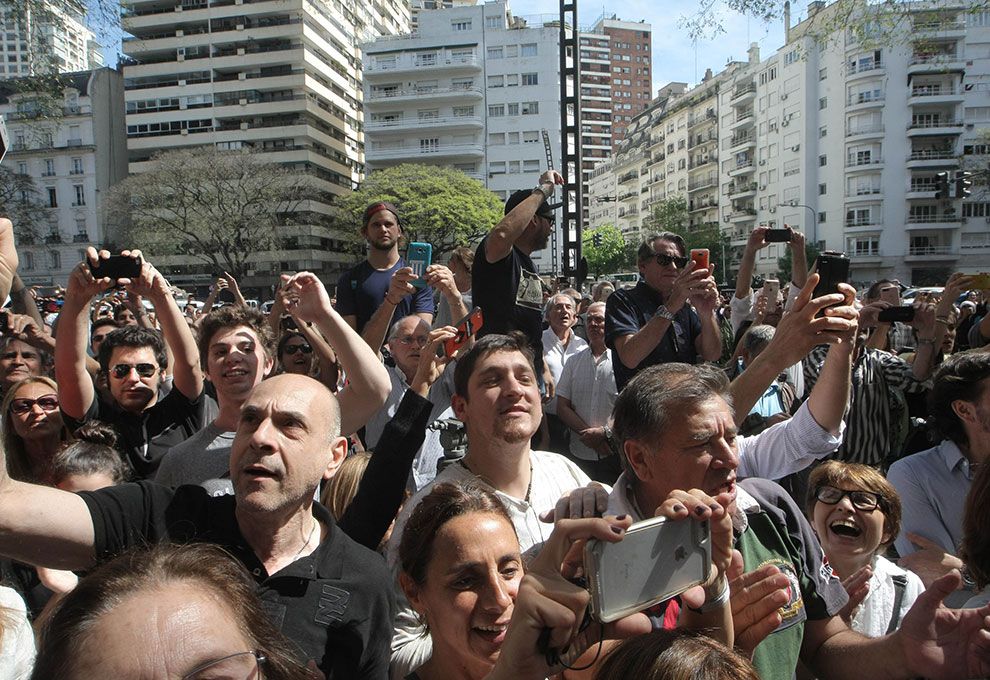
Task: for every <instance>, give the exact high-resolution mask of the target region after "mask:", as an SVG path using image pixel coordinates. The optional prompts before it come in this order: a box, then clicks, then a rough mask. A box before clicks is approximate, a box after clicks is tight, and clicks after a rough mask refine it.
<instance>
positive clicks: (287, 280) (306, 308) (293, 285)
mask: <svg viewBox="0 0 990 680" xmlns="http://www.w3.org/2000/svg"><path fill="white" fill-rule="evenodd" d="M280 293H281V295H282V301H283V304H284V306H285V311H286V312H288V313H289V314H291V315H292V316H293V317H294V318H296V319H298V320H300V321H305V322H308V323H312V322H313V321H316V320H317V319H320V318H323V317H324V316H326V315H328V314H329V313H330V296H329V294H327V289H326V287H325V286H324V285H323V282H322V281H320V279H319V277H317V276H316V274H313V273H312V272H299V273H298V274H293V275H291V276H289V275H288V274H282V290H281V291H280Z"/></svg>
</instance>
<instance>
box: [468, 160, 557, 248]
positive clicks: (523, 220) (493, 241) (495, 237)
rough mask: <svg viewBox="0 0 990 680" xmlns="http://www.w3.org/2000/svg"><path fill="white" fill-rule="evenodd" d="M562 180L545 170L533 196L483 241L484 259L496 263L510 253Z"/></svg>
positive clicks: (504, 218)
mask: <svg viewBox="0 0 990 680" xmlns="http://www.w3.org/2000/svg"><path fill="white" fill-rule="evenodd" d="M563 183H564V178H563V177H561V176H560V173H558V172H557V171H556V170H547V171H546V172H544V173H543V174H542V175H540V179H539V181H538V182H537V186H536V188H535V189H533V195H532V196H529V197H528V198H527V199H526V200H524V201H523V202H522V203H520V204H519V205H517V206H516V207H515V208H513V209H512V210H510V211H509V214H508V215H506V216H505V217H503V218H502V220H501V221H500V222H499V223H498V224H496V225H495V227H494V228H493V229H492V230H491V232H489V234H488V236H487V238H486V239H485V259H486V260H488V261H489V262H498V261H499V260H501V259H502V258H504V257H505V256H506V255H508V254H509V253H510V252H512V247H513V246H514V245H515V244H516V241H517V240H519V237H520V236H522V234H523V232H524V231H526V227H528V226H529V223H530V222H531V221H532V219H533V215H535V214H536V211H537V210H539V209H540V206H541V205H542V204H543V202H544V201H546V200H547V199H548V198H550V196H553V191H554V186H555V185H557V184H563Z"/></svg>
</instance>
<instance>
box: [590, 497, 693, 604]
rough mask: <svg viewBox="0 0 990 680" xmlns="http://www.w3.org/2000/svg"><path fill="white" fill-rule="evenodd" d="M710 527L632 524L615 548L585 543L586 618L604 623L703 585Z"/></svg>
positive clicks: (689, 523) (665, 522) (681, 522)
mask: <svg viewBox="0 0 990 680" xmlns="http://www.w3.org/2000/svg"><path fill="white" fill-rule="evenodd" d="M711 565H712V535H711V526H710V525H709V523H708V522H707V521H704V522H697V521H695V520H693V519H686V520H677V521H668V520H667V519H666V518H664V517H654V518H652V519H648V520H645V521H643V522H637V523H636V524H633V525H632V526H631V527H629V529H627V530H626V533H625V535H624V536H623V537H622V540H621V541H619V542H618V543H606V542H604V541H598V540H590V541H588V543H587V545H586V546H585V548H584V568H585V572H586V576H587V579H588V589H589V591H590V592H591V615H592V617H594V618H595V620H596V621H600V622H602V623H609V622H610V621H615V620H617V619H621V618H622V617H623V616H628V615H629V614H634V613H636V612H638V611H642V610H644V609H649V608H650V607H652V606H653V605H655V604H658V603H660V602H663V601H664V600H669V599H670V598H672V597H674V596H675V595H678V594H680V593H683V592H684V591H685V590H687V589H688V588H691V587H693V586H697V585H700V584H702V583H704V582H705V581H706V580H708V574H709V571H710V570H711Z"/></svg>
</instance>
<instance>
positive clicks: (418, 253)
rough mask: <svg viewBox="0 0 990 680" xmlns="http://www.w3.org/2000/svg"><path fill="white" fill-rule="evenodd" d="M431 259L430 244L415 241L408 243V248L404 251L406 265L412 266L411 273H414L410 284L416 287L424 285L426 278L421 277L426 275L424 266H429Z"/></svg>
mask: <svg viewBox="0 0 990 680" xmlns="http://www.w3.org/2000/svg"><path fill="white" fill-rule="evenodd" d="M432 260H433V246H432V245H430V244H429V243H418V242H416V241H414V242H412V243H410V244H409V250H408V251H406V266H409V267H412V270H413V274H415V275H416V279H415V280H414V281H413V282H412V284H413V285H414V286H416V287H417V288H425V287H426V280H425V279H424V278H423V277H424V276H426V268H427V267H429V266H430V262H431V261H432Z"/></svg>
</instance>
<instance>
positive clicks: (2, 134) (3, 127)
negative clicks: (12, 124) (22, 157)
mask: <svg viewBox="0 0 990 680" xmlns="http://www.w3.org/2000/svg"><path fill="white" fill-rule="evenodd" d="M9 148H10V140H9V139H8V138H7V124H6V123H5V122H4V120H3V116H0V163H2V162H3V157H4V156H6V155H7V149H9Z"/></svg>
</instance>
